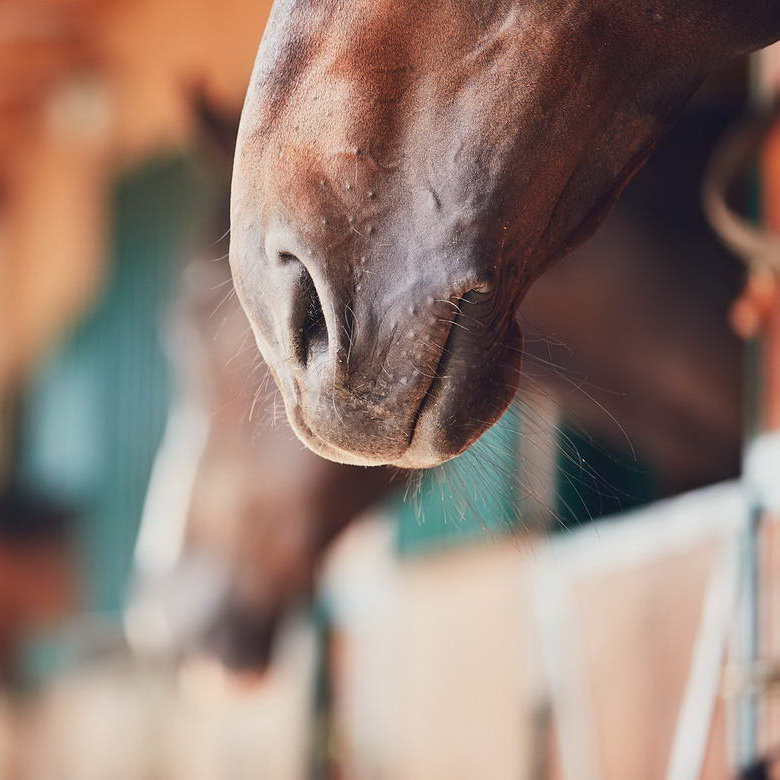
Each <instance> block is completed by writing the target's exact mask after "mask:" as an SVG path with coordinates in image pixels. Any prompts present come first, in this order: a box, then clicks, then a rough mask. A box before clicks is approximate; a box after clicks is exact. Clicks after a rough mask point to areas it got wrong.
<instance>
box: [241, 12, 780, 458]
mask: <svg viewBox="0 0 780 780" xmlns="http://www.w3.org/2000/svg"><path fill="white" fill-rule="evenodd" d="M778 37H780V2H778V0H762V1H759V0H751V1H750V2H747V1H742V0H652V2H649V3H630V2H624V1H622V0H488V1H487V2H486V1H485V0H428V1H427V2H419V3H412V2H392V0H377V2H372V3H370V4H369V3H362V2H358V1H357V0H324V1H323V2H320V3H306V2H301V1H300V0H279V1H278V2H277V3H276V6H275V8H274V11H273V12H272V16H271V19H270V21H269V24H268V28H267V31H266V35H265V38H264V41H263V44H262V46H261V48H260V52H259V55H258V58H257V62H256V66H255V70H254V73H253V76H252V80H251V85H250V88H249V92H248V96H247V101H246V104H245V109H244V115H243V120H242V128H241V132H240V136H239V144H238V149H237V155H236V165H235V171H234V180H233V204H232V246H231V262H232V266H233V272H234V278H235V281H236V287H237V289H238V292H239V295H240V298H241V301H242V304H243V306H244V308H245V310H246V312H247V314H248V315H249V319H250V321H251V323H252V327H253V330H254V333H255V336H256V338H257V341H258V343H259V345H260V348H261V350H262V352H263V354H264V356H265V357H266V360H267V361H268V363H269V365H270V366H271V370H272V371H273V373H274V375H275V378H276V380H277V383H278V385H279V387H280V389H281V392H282V395H283V397H284V401H285V405H286V409H287V414H288V416H289V418H290V420H291V422H292V425H293V427H294V428H295V430H296V433H297V434H298V436H299V437H300V438H301V439H303V441H304V442H305V443H306V444H307V445H308V446H309V447H311V448H312V449H314V450H315V451H316V452H318V453H319V454H321V455H324V456H325V457H328V458H331V459H333V460H338V461H342V462H347V463H356V464H381V463H392V464H395V465H401V466H408V467H425V466H431V465H435V464H438V463H441V462H443V461H445V460H447V459H449V458H451V457H453V456H455V455H457V454H458V453H460V452H462V451H463V450H464V449H465V448H467V447H468V446H469V445H470V444H471V443H472V442H474V441H475V440H476V439H477V438H478V437H479V436H480V435H481V433H483V432H484V431H485V430H486V429H487V428H488V427H489V426H490V425H491V424H492V423H493V422H494V421H495V420H496V419H497V418H498V417H499V416H500V415H501V413H502V412H503V410H504V409H505V408H506V406H507V404H508V403H509V401H510V400H511V398H512V396H513V394H514V392H515V388H516V386H517V382H518V364H519V357H520V347H521V339H520V333H519V329H518V326H517V324H516V322H515V312H516V309H517V307H518V305H519V302H520V300H521V299H522V297H523V295H524V294H525V292H526V291H527V290H528V287H529V286H530V284H531V283H532V282H533V281H534V279H536V278H537V277H538V276H539V275H540V274H541V273H542V272H543V271H544V270H545V269H546V268H548V267H549V266H550V265H551V263H553V262H554V261H555V260H556V259H558V258H560V257H561V256H562V255H563V254H565V253H566V252H567V251H569V250H570V249H571V248H572V247H574V246H575V245H576V244H578V243H580V242H581V241H582V240H583V239H584V238H586V237H587V236H588V235H590V234H591V233H592V232H593V230H594V229H595V228H596V226H597V225H598V224H599V222H600V221H601V219H602V217H603V216H604V215H605V213H606V212H607V211H608V209H609V207H610V206H611V205H612V203H613V202H614V201H615V199H616V198H617V196H618V195H619V193H620V191H621V190H622V188H623V187H624V186H625V184H626V183H627V181H628V180H629V179H630V177H631V176H632V174H633V173H634V172H635V171H636V170H637V169H638V168H639V167H640V166H641V165H642V163H643V162H644V161H645V160H646V158H647V157H648V155H649V154H650V152H651V150H652V149H653V148H654V146H655V145H656V143H657V141H658V140H659V138H660V137H661V136H662V135H663V134H664V131H665V130H666V128H667V127H668V126H669V124H670V122H671V120H672V118H673V117H674V115H675V114H676V112H677V111H678V110H679V108H680V107H681V106H682V105H683V104H684V103H685V102H686V100H687V99H688V97H689V96H690V95H691V94H692V93H693V91H695V89H696V88H697V86H698V85H699V84H700V82H701V81H702V79H703V78H704V77H705V76H706V75H707V74H708V73H710V72H711V71H712V70H714V69H716V68H718V67H719V66H721V65H722V64H724V63H726V62H728V61H729V60H731V59H732V58H734V57H737V56H739V55H741V54H743V53H746V52H749V51H751V50H754V49H757V48H760V47H761V46H764V45H767V44H768V43H770V42H771V41H773V40H776V39H777V38H778Z"/></svg>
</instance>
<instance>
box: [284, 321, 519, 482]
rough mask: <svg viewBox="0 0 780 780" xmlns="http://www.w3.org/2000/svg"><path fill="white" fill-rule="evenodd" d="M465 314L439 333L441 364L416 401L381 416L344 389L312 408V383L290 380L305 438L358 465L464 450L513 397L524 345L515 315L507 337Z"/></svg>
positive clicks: (429, 460) (438, 460) (418, 463)
mask: <svg viewBox="0 0 780 780" xmlns="http://www.w3.org/2000/svg"><path fill="white" fill-rule="evenodd" d="M459 319H460V315H455V316H453V317H452V318H451V320H450V321H449V324H448V327H447V329H446V330H444V331H442V332H440V334H439V339H438V343H439V344H440V345H441V346H440V348H439V351H438V354H436V355H431V358H432V359H431V363H430V364H429V366H430V365H431V364H434V365H435V368H434V369H433V370H432V371H431V370H430V369H428V372H427V373H426V374H425V376H430V379H428V380H427V382H425V383H421V385H420V392H419V393H418V394H416V395H415V399H412V398H407V404H404V405H401V406H395V407H394V406H392V405H389V406H387V407H386V408H384V409H382V410H380V411H381V415H380V418H378V419H379V421H377V418H374V417H372V415H370V414H369V413H368V412H367V411H366V408H365V407H361V405H360V404H361V402H360V401H357V402H355V399H354V397H352V395H351V393H350V392H349V391H346V390H345V389H344V388H342V392H341V393H340V394H338V396H337V397H339V398H341V402H339V403H330V402H329V403H328V405H327V406H325V407H323V406H317V404H316V403H315V404H314V405H311V399H312V395H311V394H307V392H306V389H305V387H302V386H301V387H299V386H296V387H295V390H294V391H292V388H291V387H290V386H289V385H288V390H291V391H292V392H283V393H282V395H283V397H285V402H287V400H288V399H289V401H290V402H291V403H289V404H287V403H286V405H287V407H288V408H287V411H288V417H289V419H290V422H291V424H292V427H293V430H294V431H295V433H296V434H297V436H298V438H299V439H300V440H301V441H302V442H303V443H304V444H305V445H306V446H307V447H308V448H309V449H311V450H313V451H314V452H315V453H317V454H318V455H320V456H322V457H324V458H326V459H328V460H334V461H337V462H339V463H345V464H350V465H358V466H380V465H389V466H394V467H397V468H403V469H427V468H434V467H436V466H440V465H442V464H443V463H445V462H446V461H448V460H451V459H453V458H455V457H457V456H458V455H460V454H461V453H462V452H463V451H464V450H466V449H468V447H470V446H471V445H472V444H473V443H474V442H475V441H476V440H477V439H478V438H479V437H480V436H481V435H482V434H483V433H484V432H485V431H486V430H487V429H488V428H489V427H490V426H491V425H492V424H493V423H494V422H495V421H496V420H497V419H498V418H499V417H500V416H501V414H502V413H503V411H504V410H505V409H506V407H507V406H508V405H509V402H510V401H511V399H512V397H513V396H514V392H515V389H516V386H517V381H516V380H517V376H518V374H519V372H518V371H517V368H518V364H519V350H517V349H515V348H514V347H512V348H508V344H509V342H514V343H518V342H519V340H520V337H519V333H518V332H517V331H516V326H515V325H514V318H511V322H507V321H504V327H502V328H499V332H500V333H501V334H502V335H500V337H499V336H497V334H496V332H495V330H494V329H493V327H488V325H487V323H486V325H485V327H484V329H482V330H479V329H475V328H473V327H464V326H463V325H462V323H459V322H458V320H459ZM468 319H469V320H471V319H473V318H471V317H469V318H468ZM459 324H460V325H461V326H460V327H459ZM468 324H469V326H471V325H472V323H471V322H470V321H469V323H468ZM495 324H496V323H495V322H491V323H490V325H491V326H494V325H495ZM516 357H517V358H518V359H517V360H515V359H514V358H516ZM426 368H427V367H426ZM293 384H294V385H297V382H293ZM307 399H308V400H309V405H307ZM409 401H411V403H409ZM350 403H357V404H358V405H357V406H350ZM404 406H405V409H404ZM336 407H338V408H336ZM371 442H374V443H375V444H376V446H375V447H372V446H371ZM353 444H354V445H355V446H353Z"/></svg>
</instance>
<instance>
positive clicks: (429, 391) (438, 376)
mask: <svg viewBox="0 0 780 780" xmlns="http://www.w3.org/2000/svg"><path fill="white" fill-rule="evenodd" d="M458 316H459V313H458V312H456V313H455V316H454V317H453V318H452V321H451V322H450V325H449V328H448V329H447V334H446V335H445V337H444V344H443V346H442V349H441V354H440V355H439V360H438V362H437V364H436V369H435V370H434V372H433V377H432V378H431V381H430V382H429V383H428V387H427V388H426V389H425V392H424V393H423V395H422V398H421V399H420V403H419V404H418V405H417V409H416V410H415V413H414V416H413V417H412V425H411V427H410V429H409V445H408V447H407V450H406V452H404V455H406V453H407V452H408V451H409V450H410V449H411V448H412V446H413V444H414V440H415V437H416V435H417V430H418V424H419V422H420V420H421V418H422V416H423V413H424V412H425V411H426V409H428V407H429V406H430V403H431V399H432V397H433V393H434V391H435V390H436V389H437V388H439V387H441V385H442V383H443V382H444V380H445V379H446V378H447V376H446V374H445V373H444V372H445V371H446V370H447V366H448V364H449V362H450V360H451V358H452V354H451V351H452V350H451V349H450V346H451V341H452V331H453V330H454V327H455V323H456V320H457V319H458ZM402 458H403V456H402Z"/></svg>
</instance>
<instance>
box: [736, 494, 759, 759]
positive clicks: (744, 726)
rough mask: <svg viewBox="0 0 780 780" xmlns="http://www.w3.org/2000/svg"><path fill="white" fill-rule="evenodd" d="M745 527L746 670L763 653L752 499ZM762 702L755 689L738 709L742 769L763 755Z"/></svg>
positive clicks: (741, 629) (741, 647) (741, 651)
mask: <svg viewBox="0 0 780 780" xmlns="http://www.w3.org/2000/svg"><path fill="white" fill-rule="evenodd" d="M748 500H749V501H750V504H749V506H748V509H747V512H748V516H747V518H746V522H745V528H744V530H743V532H742V543H741V551H740V555H741V570H742V583H741V590H742V600H741V602H742V608H741V609H740V610H739V616H738V649H737V652H738V656H739V664H740V666H741V667H742V668H743V669H746V670H748V669H753V668H754V665H755V663H756V661H757V660H758V654H759V624H758V616H759V606H758V604H759V558H758V537H759V528H760V524H761V508H760V507H759V506H758V505H757V504H756V503H755V501H753V497H752V496H749V497H748ZM759 705H760V702H759V700H758V696H757V695H756V692H755V691H754V690H752V689H749V690H747V691H745V692H744V693H743V694H742V695H741V696H740V699H739V702H738V703H737V708H736V732H737V733H736V743H737V744H736V748H737V756H736V758H737V765H738V767H739V768H740V769H741V770H744V769H747V768H748V767H750V766H752V765H753V764H754V763H755V762H756V760H757V759H758V755H759V743H758V708H759Z"/></svg>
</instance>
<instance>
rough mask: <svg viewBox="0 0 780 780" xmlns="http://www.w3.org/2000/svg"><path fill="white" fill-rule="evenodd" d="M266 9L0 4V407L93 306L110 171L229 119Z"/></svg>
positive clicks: (4, 0) (264, 0)
mask: <svg viewBox="0 0 780 780" xmlns="http://www.w3.org/2000/svg"><path fill="white" fill-rule="evenodd" d="M269 9H270V0H225V2H221V3H213V2H209V0H133V1H132V2H131V1H130V0H0V398H2V396H3V394H4V393H5V392H6V391H7V389H8V387H9V384H10V383H11V382H13V381H15V380H16V379H18V378H19V377H20V376H23V375H24V374H25V373H26V372H27V371H28V370H29V369H30V368H31V367H32V366H33V365H34V364H35V362H36V360H37V359H38V358H39V357H40V356H41V354H42V353H44V352H45V350H46V349H47V348H48V347H49V345H50V344H51V343H52V341H53V340H55V339H56V338H57V337H58V336H59V335H60V334H61V333H62V332H63V330H64V329H65V328H66V327H67V325H68V324H69V323H71V322H73V320H74V319H75V318H76V317H78V315H79V314H80V313H81V312H82V311H84V309H85V308H86V307H87V306H88V305H89V303H90V301H91V300H93V299H94V296H95V294H96V292H97V291H98V289H99V286H100V280H101V278H102V276H103V273H104V269H103V267H102V266H103V261H104V257H105V236H106V234H107V230H106V228H107V224H108V223H109V220H110V219H111V215H110V214H108V213H107V212H106V202H107V193H108V191H109V188H110V186H111V183H112V182H113V180H114V178H115V176H116V174H117V172H118V171H119V170H121V169H126V168H129V167H132V166H133V165H135V164H136V163H138V162H139V161H141V160H142V159H144V158H146V157H149V156H151V155H154V154H155V153H157V152H160V151H161V150H166V149H170V148H171V147H179V146H183V145H186V144H187V142H188V139H189V138H190V135H191V132H192V117H191V113H190V110H189V102H188V99H189V95H190V94H191V93H192V90H195V89H203V90H205V91H206V92H207V94H208V95H209V96H210V97H211V98H212V99H214V100H215V101H218V102H219V103H221V104H223V105H225V106H228V107H230V108H233V109H235V110H238V108H239V107H240V103H241V100H242V96H243V92H244V89H245V86H246V81H247V79H248V76H249V73H250V70H251V65H252V61H253V58H254V53H255V50H256V48H257V44H258V41H259V39H260V36H261V33H262V28H263V25H264V23H265V19H266V17H267V14H268V11H269Z"/></svg>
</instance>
